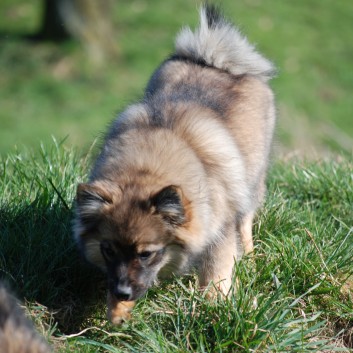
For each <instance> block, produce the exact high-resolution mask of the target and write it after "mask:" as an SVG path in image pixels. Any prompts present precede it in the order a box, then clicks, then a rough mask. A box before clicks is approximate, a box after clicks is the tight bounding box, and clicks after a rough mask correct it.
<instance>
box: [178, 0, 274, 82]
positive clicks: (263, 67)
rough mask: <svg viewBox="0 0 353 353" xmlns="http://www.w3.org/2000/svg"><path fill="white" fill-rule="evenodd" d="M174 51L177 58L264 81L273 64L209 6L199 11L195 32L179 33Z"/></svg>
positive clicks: (189, 30) (267, 77) (269, 74)
mask: <svg viewBox="0 0 353 353" xmlns="http://www.w3.org/2000/svg"><path fill="white" fill-rule="evenodd" d="M175 49H176V54H178V55H182V56H185V57H187V58H190V59H192V60H195V61H201V62H205V63H206V64H207V65H210V66H214V67H216V68H218V69H221V70H226V71H228V72H230V73H231V74H233V75H243V74H250V75H255V76H258V77H259V78H260V79H262V80H263V81H267V80H268V79H270V78H271V77H272V76H273V74H274V71H275V69H274V66H273V64H272V63H271V62H270V61H269V60H267V59H266V58H264V57H263V56H262V55H261V54H259V53H258V52H257V51H256V50H255V48H254V46H253V45H251V44H250V43H249V42H248V40H247V39H246V38H245V37H244V36H243V35H242V34H241V33H240V32H239V30H238V29H237V28H236V27H234V26H233V25H232V24H231V23H230V22H228V21H227V20H226V19H225V18H224V17H223V16H222V14H221V13H220V11H219V10H218V9H217V8H216V7H215V6H211V5H205V6H203V7H202V8H201V11H200V25H199V27H198V28H197V29H196V30H195V32H192V31H191V29H190V28H189V27H187V28H184V29H182V31H181V32H180V33H179V35H178V36H177V38H176V41H175Z"/></svg>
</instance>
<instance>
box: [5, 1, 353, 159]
mask: <svg viewBox="0 0 353 353" xmlns="http://www.w3.org/2000/svg"><path fill="white" fill-rule="evenodd" d="M197 4H198V1H188V0H178V1H177V2H172V1H168V2H166V1H163V0H155V1H153V4H150V3H148V2H147V1H144V0H134V1H132V2H131V1H119V2H117V7H116V11H115V12H114V14H113V17H114V21H115V23H116V26H117V41H118V42H119V45H120V52H121V56H120V58H118V59H117V60H116V61H115V62H111V63H107V64H106V65H104V66H103V67H95V66H93V65H92V63H90V61H89V60H88V58H87V55H86V53H85V51H84V50H82V48H81V47H80V46H79V45H78V44H77V43H67V44H65V45H61V46H59V45H54V44H52V43H37V44H34V43H30V42H25V41H23V40H21V39H19V38H18V37H16V36H14V35H15V34H21V33H22V34H23V33H33V32H34V31H35V30H36V28H37V27H38V25H39V17H40V8H41V1H40V0H34V1H31V2H26V1H23V0H3V1H1V2H0V16H1V15H2V18H1V21H0V47H1V50H0V70H1V75H0V105H1V111H0V124H1V129H0V153H6V152H8V151H12V150H13V148H14V146H15V145H18V146H22V145H23V144H24V145H27V146H36V145H37V144H38V141H39V140H40V141H44V142H48V141H49V140H50V136H51V135H52V134H54V135H55V136H56V137H57V138H59V139H61V138H63V137H65V136H67V135H68V136H69V138H68V143H69V144H71V145H74V146H80V147H87V146H89V145H90V143H91V141H92V140H93V139H94V137H95V136H97V135H98V134H99V131H102V130H103V129H104V126H105V125H106V124H107V122H108V121H110V120H111V119H112V118H113V116H114V114H115V112H116V111H117V110H120V109H122V107H123V106H125V105H126V103H127V102H129V101H131V100H132V99H135V98H136V97H138V96H140V95H141V92H142V89H143V87H144V85H145V83H146V81H147V80H148V77H149V76H150V74H151V73H152V71H153V70H154V69H155V67H156V65H158V63H159V62H160V61H161V60H162V59H163V58H164V57H165V56H167V55H168V54H169V53H170V52H171V50H172V47H173V40H174V37H175V34H176V33H177V31H178V30H179V29H180V27H181V26H182V25H186V24H190V25H195V24H196V22H197V14H196V8H197ZM222 5H223V7H224V9H225V11H226V13H227V15H228V16H229V17H230V18H232V19H234V21H236V23H238V24H239V26H240V27H241V28H242V29H243V31H244V33H246V34H247V35H248V36H249V38H250V39H251V41H252V42H254V43H258V47H259V49H260V50H262V51H263V52H264V53H265V55H266V56H268V57H269V58H271V59H272V60H273V61H274V62H275V63H276V65H277V66H278V68H279V75H278V78H276V79H275V80H274V81H273V86H274V89H275V91H276V95H277V98H278V106H279V111H280V116H281V119H280V122H279V137H280V141H281V143H283V144H286V145H287V146H294V147H299V148H300V149H302V150H304V151H307V150H308V149H310V148H311V147H312V146H315V147H316V148H318V149H323V150H325V149H327V148H328V146H329V147H331V148H335V149H336V150H344V151H348V152H351V150H352V147H351V146H352V145H353V143H352V136H353V124H351V112H352V109H353V101H352V99H351V95H352V91H353V76H352V75H353V74H352V70H351V62H352V58H353V49H352V48H353V47H352V45H350V43H351V13H352V12H353V2H351V1H331V0H313V1H310V2H308V1H306V0H298V1H296V2H291V1H280V0H268V1H258V0H247V1H243V2H238V1H237V2H235V1H232V0H227V1H222Z"/></svg>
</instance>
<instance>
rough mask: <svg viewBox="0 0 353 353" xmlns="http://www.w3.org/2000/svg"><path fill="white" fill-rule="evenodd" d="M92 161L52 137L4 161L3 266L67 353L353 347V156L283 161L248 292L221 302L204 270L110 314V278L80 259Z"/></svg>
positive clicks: (259, 234)
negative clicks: (202, 288)
mask: <svg viewBox="0 0 353 353" xmlns="http://www.w3.org/2000/svg"><path fill="white" fill-rule="evenodd" d="M89 159H90V157H89V156H88V157H80V155H79V154H78V153H77V152H75V151H74V150H73V149H72V148H71V147H70V148H69V147H65V146H63V145H61V144H59V143H52V144H51V145H48V146H46V147H43V148H42V149H41V150H40V153H39V156H38V155H37V154H33V153H31V152H27V153H24V152H22V153H21V154H11V155H9V156H7V157H6V158H3V159H2V160H1V161H0V193H1V195H2V196H1V202H0V234H1V238H0V269H1V270H0V274H1V277H2V278H3V279H5V280H6V281H7V282H9V283H10V285H11V286H12V288H13V289H14V290H15V292H16V294H17V295H18V296H19V297H20V298H24V299H25V300H26V303H27V308H28V311H29V312H30V314H31V316H32V318H33V319H34V321H35V322H36V323H37V326H38V328H39V329H40V330H41V332H42V333H43V334H44V335H45V336H46V337H47V339H48V340H49V341H50V342H51V344H53V345H54V347H55V348H56V350H57V351H58V352H72V351H80V352H97V351H99V352H127V351H129V352H320V351H325V352H327V351H329V349H330V348H329V347H341V348H345V347H346V351H348V348H347V347H352V333H353V327H352V322H353V305H352V303H353V301H352V299H353V297H352V289H353V280H352V272H353V270H352V253H353V241H352V238H353V227H352V226H353V224H352V219H353V211H352V203H353V183H352V177H353V175H352V163H351V162H350V161H348V160H346V161H341V162H339V163H338V162H315V163H314V162H300V161H295V160H291V161H287V162H277V163H274V165H273V168H272V170H271V173H270V176H269V192H268V198H267V202H266V204H265V205H264V207H263V209H262V211H261V212H260V213H259V216H258V218H257V220H256V224H255V227H254V233H255V253H254V255H253V256H251V257H248V258H244V260H242V261H241V262H240V263H239V264H238V265H237V267H236V270H235V277H236V278H237V279H238V281H239V288H238V291H237V294H236V295H235V296H232V297H229V298H227V300H221V299H219V300H218V301H216V302H210V301H209V300H207V299H206V298H204V297H203V295H202V294H201V293H199V292H198V291H197V289H196V288H195V279H194V277H193V276H190V277H188V278H183V279H180V278H175V279H173V280H171V281H170V282H168V283H164V284H162V285H161V286H159V287H154V288H152V289H151V290H150V291H149V292H148V295H147V296H146V297H145V298H143V299H142V300H141V301H140V302H139V304H138V305H137V307H136V309H135V310H134V316H133V319H132V320H131V321H130V322H127V323H126V324H124V325H123V326H122V327H113V326H111V325H110V324H109V323H107V320H106V318H105V296H106V293H105V279H104V277H103V275H102V274H101V273H100V272H98V271H97V270H95V269H94V268H92V267H90V266H89V265H88V264H86V263H85V262H84V261H82V259H81V258H80V256H79V254H78V251H77V249H76V247H75V244H74V241H73V239H72V236H71V229H70V228H71V218H72V200H73V197H74V193H75V187H76V184H77V183H78V181H80V180H83V179H85V178H86V175H87V168H88V165H89V162H88V161H89Z"/></svg>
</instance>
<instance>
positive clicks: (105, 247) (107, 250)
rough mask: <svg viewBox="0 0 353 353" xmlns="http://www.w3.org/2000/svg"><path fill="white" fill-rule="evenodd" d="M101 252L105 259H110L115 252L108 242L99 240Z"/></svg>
mask: <svg viewBox="0 0 353 353" xmlns="http://www.w3.org/2000/svg"><path fill="white" fill-rule="evenodd" d="M101 252H102V254H103V256H104V257H105V258H106V259H112V258H113V257H114V256H115V252H114V250H113V249H112V247H111V245H110V244H109V243H108V242H105V241H103V242H101Z"/></svg>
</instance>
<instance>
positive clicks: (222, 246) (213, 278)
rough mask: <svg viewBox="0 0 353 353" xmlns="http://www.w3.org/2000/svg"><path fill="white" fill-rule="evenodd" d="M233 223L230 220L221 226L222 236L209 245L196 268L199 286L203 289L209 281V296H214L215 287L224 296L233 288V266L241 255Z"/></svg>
mask: <svg viewBox="0 0 353 353" xmlns="http://www.w3.org/2000/svg"><path fill="white" fill-rule="evenodd" d="M238 238H239V235H238V233H237V232H236V231H235V224H234V223H233V222H230V223H229V224H228V225H226V226H225V227H223V237H222V238H221V239H220V240H218V241H217V243H215V244H213V245H211V246H209V247H208V248H207V250H206V251H205V253H203V254H202V259H201V266H200V267H199V269H198V275H199V286H200V288H201V289H205V288H207V287H208V286H209V284H210V283H213V285H214V287H211V288H209V290H210V292H209V296H210V297H212V296H214V295H215V294H216V293H215V289H216V290H218V291H220V292H221V293H222V294H224V295H225V296H226V295H228V293H229V291H230V290H231V289H232V288H233V289H234V286H232V284H233V280H232V275H233V268H234V264H235V261H236V260H238V259H239V258H240V257H241V254H242V248H241V244H240V239H238Z"/></svg>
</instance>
